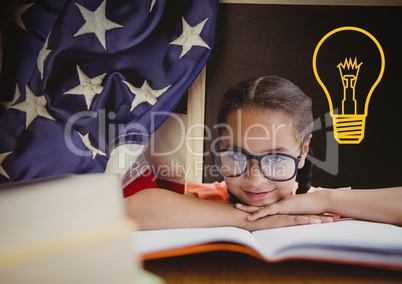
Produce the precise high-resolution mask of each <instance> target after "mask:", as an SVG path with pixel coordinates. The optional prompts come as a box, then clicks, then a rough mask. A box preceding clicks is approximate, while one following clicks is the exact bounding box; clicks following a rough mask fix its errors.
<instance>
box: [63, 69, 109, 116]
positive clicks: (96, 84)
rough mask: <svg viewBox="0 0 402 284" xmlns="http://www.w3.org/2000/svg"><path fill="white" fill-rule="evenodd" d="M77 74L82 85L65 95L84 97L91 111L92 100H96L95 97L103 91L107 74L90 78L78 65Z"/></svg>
mask: <svg viewBox="0 0 402 284" xmlns="http://www.w3.org/2000/svg"><path fill="white" fill-rule="evenodd" d="M77 72H78V77H79V79H80V84H79V85H77V86H75V87H74V88H72V89H70V90H68V91H67V92H65V93H64V95H82V96H84V97H85V102H86V104H87V108H88V109H90V108H91V104H92V100H93V99H94V97H95V95H97V94H100V93H101V92H102V90H103V86H102V85H101V84H102V82H103V78H105V76H106V74H107V73H104V74H102V75H99V76H96V77H93V78H89V77H88V76H87V75H86V74H85V73H84V72H82V70H81V68H80V67H79V66H78V65H77Z"/></svg>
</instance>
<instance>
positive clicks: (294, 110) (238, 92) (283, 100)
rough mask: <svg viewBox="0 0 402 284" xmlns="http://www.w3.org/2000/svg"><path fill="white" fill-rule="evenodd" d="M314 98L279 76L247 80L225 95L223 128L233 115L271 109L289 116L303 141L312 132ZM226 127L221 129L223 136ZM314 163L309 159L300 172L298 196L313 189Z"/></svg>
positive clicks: (221, 115) (221, 107)
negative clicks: (246, 109)
mask: <svg viewBox="0 0 402 284" xmlns="http://www.w3.org/2000/svg"><path fill="white" fill-rule="evenodd" d="M311 106H312V102H311V98H310V97H308V96H307V95H306V94H304V93H303V91H302V90H300V89H299V88H298V87H297V86H296V85H295V84H293V83H292V82H290V81H289V80H286V79H283V78H280V77H277V76H264V77H256V78H250V79H247V80H244V81H242V82H240V83H238V84H236V85H235V86H234V87H232V88H230V89H229V90H227V91H226V93H225V94H224V95H223V97H222V99H221V101H220V104H219V111H218V117H217V123H218V126H219V125H226V123H227V117H228V115H229V114H230V113H232V112H234V111H237V110H240V109H244V108H256V109H271V110H279V111H282V112H283V113H285V114H287V115H288V116H289V117H290V118H291V119H292V122H293V125H294V126H295V131H296V132H297V133H295V135H300V137H301V138H302V139H303V141H301V142H304V139H306V137H308V134H310V133H311V132H312V123H313V114H312V109H311ZM223 129H224V128H220V127H218V133H219V135H221V133H222V131H223ZM311 177H312V163H311V162H310V161H309V160H308V159H306V162H305V165H304V167H303V168H302V169H300V170H299V171H298V178H297V179H298V183H299V188H298V190H297V193H305V192H307V191H308V190H309V189H310V186H311Z"/></svg>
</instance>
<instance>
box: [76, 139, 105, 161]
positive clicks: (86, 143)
mask: <svg viewBox="0 0 402 284" xmlns="http://www.w3.org/2000/svg"><path fill="white" fill-rule="evenodd" d="M78 135H80V137H81V140H82V143H84V145H85V147H87V149H88V150H89V151H91V152H92V160H93V159H95V157H96V155H98V154H99V155H101V156H106V154H105V153H103V152H102V151H101V150H98V149H96V148H95V147H94V146H92V144H91V141H89V133H87V134H85V135H82V134H81V133H79V132H78Z"/></svg>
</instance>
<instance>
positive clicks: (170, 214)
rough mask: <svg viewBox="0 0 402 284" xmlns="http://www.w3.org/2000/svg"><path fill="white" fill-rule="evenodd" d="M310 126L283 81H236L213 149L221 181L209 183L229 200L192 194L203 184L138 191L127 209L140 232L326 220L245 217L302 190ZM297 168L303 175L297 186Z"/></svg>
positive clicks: (306, 110) (304, 103)
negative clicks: (180, 190)
mask: <svg viewBox="0 0 402 284" xmlns="http://www.w3.org/2000/svg"><path fill="white" fill-rule="evenodd" d="M311 123H312V114H311V99H310V98H309V97H307V96H306V95H305V94H304V93H303V92H302V91H301V90H300V89H299V88H297V87H296V86H295V85H294V84H292V83H291V82H289V81H287V80H285V79H281V78H278V77H274V76H270V77H262V78H254V79H249V80H246V81H244V82H241V83H239V84H238V85H236V86H234V87H233V88H231V89H230V90H228V91H227V92H226V93H225V95H224V97H223V98H222V101H221V107H220V112H219V114H218V126H219V135H220V139H219V143H218V145H216V147H215V149H214V157H215V163H216V165H217V168H218V169H219V171H220V172H221V173H222V174H223V175H224V179H225V182H226V183H222V184H217V185H219V186H217V187H218V189H220V190H221V191H220V192H221V193H222V195H223V196H229V194H230V195H231V200H232V202H215V201H211V200H204V199H202V198H193V197H192V196H193V195H197V196H199V197H202V192H201V191H203V188H202V187H203V186H201V189H200V190H201V191H200V190H197V189H194V186H193V187H192V190H190V192H191V193H192V194H190V195H191V196H190V195H181V194H177V193H174V192H170V191H168V190H164V189H145V190H142V191H140V192H138V193H136V194H134V195H132V196H130V197H128V198H126V205H127V211H128V214H129V215H130V216H131V217H133V218H134V219H135V220H136V221H137V222H138V223H139V225H140V228H141V229H143V230H147V229H163V228H179V227H213V226H236V227H240V228H244V229H248V230H257V229H266V228H274V227H283V226H293V225H300V224H316V223H321V222H332V221H333V218H332V217H329V216H324V215H322V214H319V215H306V214H305V213H304V212H301V213H302V214H300V215H298V214H292V215H290V214H275V215H267V216H264V217H261V218H256V219H255V220H251V219H250V220H249V219H247V216H248V215H249V212H250V210H251V211H253V210H255V209H256V208H257V207H258V208H259V207H260V206H264V205H267V204H271V203H274V202H276V201H278V200H281V199H283V198H284V197H286V196H288V195H290V194H294V192H295V191H296V189H297V187H298V191H299V192H300V191H302V192H306V191H307V190H308V189H309V188H310V181H309V178H308V177H309V171H308V170H307V171H306V169H308V168H309V167H310V165H309V163H308V162H307V161H306V156H307V153H308V149H309V142H310V139H311ZM299 169H300V170H301V171H302V172H304V174H303V175H302V176H300V177H299V183H298V185H297V183H296V181H295V179H296V174H297V171H298V170H299ZM199 186H200V185H199ZM227 188H229V189H230V191H227ZM213 195H215V197H216V194H213ZM207 196H209V195H208V194H207ZM207 199H210V198H207ZM212 199H215V200H216V198H212ZM218 199H219V198H218ZM222 201H229V200H228V199H227V200H226V199H225V200H222ZM239 201H240V202H241V203H243V204H247V205H251V206H254V207H246V208H243V209H245V210H244V211H242V210H238V209H236V207H235V206H234V203H233V202H239ZM256 206H257V207H256ZM259 217H260V216H259Z"/></svg>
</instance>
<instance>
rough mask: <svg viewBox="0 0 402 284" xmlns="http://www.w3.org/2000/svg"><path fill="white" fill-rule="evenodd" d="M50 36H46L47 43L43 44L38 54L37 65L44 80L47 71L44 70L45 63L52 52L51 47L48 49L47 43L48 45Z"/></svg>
mask: <svg viewBox="0 0 402 284" xmlns="http://www.w3.org/2000/svg"><path fill="white" fill-rule="evenodd" d="M49 36H50V34H49V35H48V37H47V38H46V41H45V44H44V45H43V47H42V49H41V50H40V51H39V55H38V59H37V60H36V65H37V66H38V70H39V72H40V78H41V79H42V80H43V75H44V73H45V70H44V63H45V60H46V58H47V56H48V55H49V53H50V52H51V50H50V49H47V45H48V41H49Z"/></svg>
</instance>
